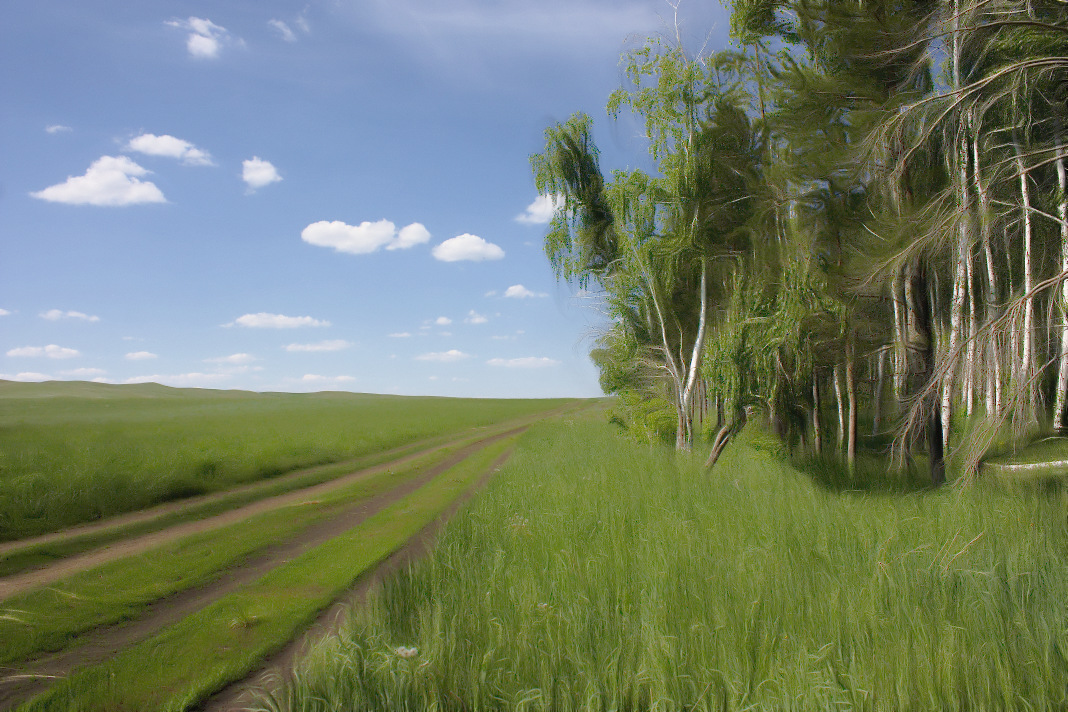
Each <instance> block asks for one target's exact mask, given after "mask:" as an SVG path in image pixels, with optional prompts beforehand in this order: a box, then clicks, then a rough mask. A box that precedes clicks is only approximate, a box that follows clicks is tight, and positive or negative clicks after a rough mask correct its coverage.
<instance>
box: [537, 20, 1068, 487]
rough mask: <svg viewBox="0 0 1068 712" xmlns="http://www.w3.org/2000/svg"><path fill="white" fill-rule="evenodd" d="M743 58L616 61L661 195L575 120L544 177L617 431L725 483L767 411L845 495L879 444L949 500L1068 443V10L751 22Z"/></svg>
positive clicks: (553, 139)
mask: <svg viewBox="0 0 1068 712" xmlns="http://www.w3.org/2000/svg"><path fill="white" fill-rule="evenodd" d="M731 35H732V39H733V44H734V46H733V47H732V48H731V49H727V50H722V51H716V52H712V53H709V54H700V55H697V56H692V55H690V54H688V53H687V52H686V50H685V48H684V47H683V43H682V42H681V40H680V38H679V36H678V35H677V34H676V36H675V37H661V36H657V37H650V38H648V39H646V40H645V41H644V42H643V43H642V44H641V45H640V46H638V47H636V48H635V49H633V50H631V51H630V52H628V53H627V54H626V55H625V57H624V63H625V66H626V86H624V87H623V88H621V89H619V90H618V91H616V92H615V93H614V94H613V95H612V96H611V98H610V99H609V102H608V107H607V109H608V113H609V115H610V116H612V117H618V116H619V115H620V114H621V113H622V112H632V113H633V115H634V116H636V117H638V118H639V119H640V120H641V121H643V122H644V127H645V138H646V139H647V141H648V146H649V153H650V157H651V159H652V161H653V165H654V166H655V168H654V169H653V170H650V171H644V170H640V169H628V170H614V171H612V172H611V173H606V172H605V171H604V170H602V168H601V166H600V155H599V151H598V149H597V146H596V144H595V142H594V140H593V137H592V132H593V124H592V119H591V118H590V117H589V116H586V115H584V114H576V115H574V116H572V117H571V118H570V119H569V120H567V121H566V122H563V123H559V124H557V125H554V126H551V127H549V128H548V129H547V130H546V137H545V138H546V142H545V148H544V150H543V151H542V152H540V153H538V154H536V155H534V156H532V158H531V163H532V168H533V172H534V177H535V182H536V184H537V187H538V189H539V190H540V191H541V192H543V193H545V194H548V195H553V196H555V197H556V199H557V203H556V204H557V206H558V207H557V210H556V212H555V215H554V217H553V220H552V222H551V223H550V226H549V230H548V233H547V235H546V238H545V251H546V253H547V255H548V257H549V259H550V262H551V263H552V265H553V268H554V270H555V271H556V275H557V277H558V278H560V279H566V280H570V281H575V282H577V283H579V284H580V285H582V286H583V287H588V286H590V285H591V284H592V285H595V286H596V287H598V288H599V289H600V290H601V291H602V292H603V296H604V301H605V305H606V308H607V310H608V315H609V328H608V329H607V331H606V332H605V333H604V334H603V335H602V336H601V337H600V338H599V340H598V342H597V344H596V348H595V349H594V350H593V352H592V356H593V359H594V361H595V362H596V364H597V365H598V367H599V369H600V378H601V385H602V387H603V389H604V390H605V392H608V393H614V394H617V395H618V401H619V404H620V405H619V411H620V419H621V420H622V421H624V422H625V424H626V426H627V427H628V428H629V429H630V430H631V431H633V432H634V433H636V434H638V435H639V436H641V437H648V438H665V439H671V440H673V441H674V443H675V445H676V447H678V448H680V449H690V448H693V447H694V446H695V445H696V444H697V443H699V442H707V443H709V444H710V446H711V452H710V455H709V459H708V464H709V466H711V465H712V464H714V462H715V461H716V458H718V456H719V454H720V453H721V452H722V450H723V448H724V446H725V445H726V444H727V443H728V442H729V441H730V439H731V438H732V437H733V436H734V435H735V434H736V433H737V432H738V431H739V430H740V428H741V427H742V426H743V425H744V424H745V422H746V420H747V419H748V418H749V417H752V415H753V414H754V413H760V414H761V415H762V417H766V418H767V419H768V422H769V424H770V426H771V428H772V429H773V430H774V431H775V432H776V433H777V434H778V435H780V436H781V437H782V439H783V440H784V441H785V442H786V443H787V444H788V446H789V447H790V448H791V449H792V450H805V451H808V452H811V453H815V454H828V453H831V452H838V453H840V456H841V457H842V459H843V460H844V461H845V463H846V465H847V466H848V467H849V468H850V469H852V468H853V467H854V465H855V461H856V454H857V446H858V438H859V433H858V430H859V427H860V422H861V421H862V420H863V422H864V424H865V426H866V427H867V426H868V425H869V424H870V427H871V432H872V434H874V435H878V434H893V436H894V440H893V442H894V446H895V447H894V452H895V455H896V457H897V458H898V461H899V462H902V463H904V462H908V461H910V460H912V459H913V458H916V457H922V458H924V459H925V460H926V466H927V468H928V471H929V476H930V479H931V482H932V484H935V485H939V484H941V483H943V482H944V481H945V478H946V474H945V473H946V467H945V461H946V457H947V455H948V456H949V457H950V458H951V461H952V462H953V464H954V465H955V466H956V467H957V468H958V469H959V471H960V473H961V475H962V477H963V480H964V481H969V480H970V479H971V478H972V477H974V475H975V473H976V471H977V466H978V463H979V461H980V460H981V458H982V456H983V454H984V453H985V452H986V451H987V449H988V448H989V446H990V444H991V442H992V441H993V440H994V438H995V437H1009V438H1014V439H1016V440H1019V439H1022V438H1025V437H1027V436H1028V435H1030V434H1033V433H1035V432H1037V431H1039V430H1041V429H1043V428H1049V427H1053V428H1056V429H1066V428H1068V318H1066V307H1068V166H1066V160H1068V148H1066V144H1068V108H1066V100H1068V5H1065V3H1063V2H1060V1H1059V0H733V3H732V5H731ZM862 413H863V415H862Z"/></svg>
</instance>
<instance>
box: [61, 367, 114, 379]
mask: <svg viewBox="0 0 1068 712" xmlns="http://www.w3.org/2000/svg"><path fill="white" fill-rule="evenodd" d="M105 373H107V371H105V370H104V369H102V368H72V369H71V370H69V371H60V372H59V374H60V375H61V376H72V377H74V378H88V377H90V376H103V375H104V374H105Z"/></svg>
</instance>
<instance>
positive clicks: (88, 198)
mask: <svg viewBox="0 0 1068 712" xmlns="http://www.w3.org/2000/svg"><path fill="white" fill-rule="evenodd" d="M146 173H149V171H148V170H147V169H145V168H142V167H141V166H139V165H137V164H136V163H134V162H133V161H131V160H130V159H129V158H127V157H126V156H101V157H100V158H98V159H96V160H95V161H93V163H92V165H90V166H89V168H88V169H87V170H86V171H85V175H81V176H67V180H66V181H65V182H63V183H57V184H56V185H53V186H49V187H48V188H45V189H44V190H39V191H37V192H35V193H30V195H31V196H33V197H34V198H39V199H40V200H47V201H49V202H53V203H66V204H68V205H136V204H138V203H166V202H167V199H166V198H164V197H163V193H162V192H161V191H160V189H159V188H157V187H156V184H155V183H152V182H151V181H142V180H138V176H143V175H145V174H146Z"/></svg>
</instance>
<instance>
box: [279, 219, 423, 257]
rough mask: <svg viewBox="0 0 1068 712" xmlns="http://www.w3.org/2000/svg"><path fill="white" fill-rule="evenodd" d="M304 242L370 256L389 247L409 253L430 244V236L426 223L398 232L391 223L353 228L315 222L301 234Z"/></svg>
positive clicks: (370, 224) (380, 222)
mask: <svg viewBox="0 0 1068 712" xmlns="http://www.w3.org/2000/svg"><path fill="white" fill-rule="evenodd" d="M300 239H301V240H303V241H304V242H307V243H308V244H309V245H315V246H316V247H332V248H333V249H334V250H336V251H337V252H345V253H348V254H350V255H366V254H370V253H372V252H376V251H378V250H379V249H380V248H382V247H385V248H386V249H387V250H406V249H408V248H409V247H413V246H415V245H419V244H422V243H424V242H429V240H430V233H429V232H428V231H427V229H426V228H425V227H423V225H422V223H412V224H411V225H408V226H406V227H403V228H401V229H400V231H399V232H398V231H397V226H396V225H394V224H393V223H392V222H390V221H389V220H377V221H375V222H369V221H366V220H365V221H363V222H362V223H360V224H359V225H349V224H347V223H343V222H341V221H340V220H334V221H332V222H327V221H326V220H320V221H319V222H314V223H312V224H311V225H309V226H308V227H306V228H304V230H302V231H301V233H300Z"/></svg>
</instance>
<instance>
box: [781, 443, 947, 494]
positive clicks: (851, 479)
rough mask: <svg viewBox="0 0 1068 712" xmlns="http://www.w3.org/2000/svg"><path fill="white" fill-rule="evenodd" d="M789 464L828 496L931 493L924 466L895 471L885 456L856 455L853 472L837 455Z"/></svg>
mask: <svg viewBox="0 0 1068 712" xmlns="http://www.w3.org/2000/svg"><path fill="white" fill-rule="evenodd" d="M791 464H792V465H793V466H794V467H795V468H796V469H797V470H798V471H799V472H801V473H803V474H805V475H807V476H808V477H809V479H811V480H812V482H813V484H815V485H816V486H817V487H820V488H821V489H824V490H827V491H828V492H835V493H839V494H840V493H846V492H863V493H865V494H874V495H887V496H892V495H905V494H915V493H918V492H927V491H932V487H931V480H930V477H929V476H928V474H927V468H926V467H925V464H926V463H925V462H921V461H919V460H916V461H913V462H911V463H909V464H908V465H907V466H905V467H904V468H902V469H897V468H895V467H894V466H893V464H892V463H891V462H890V458H889V457H888V456H887V455H886V454H885V453H876V452H864V453H857V462H856V467H855V468H854V469H853V471H852V472H850V471H849V468H847V467H846V463H845V460H844V459H839V458H838V457H837V456H836V455H826V454H824V455H811V454H808V455H803V456H795V457H793V458H791Z"/></svg>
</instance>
